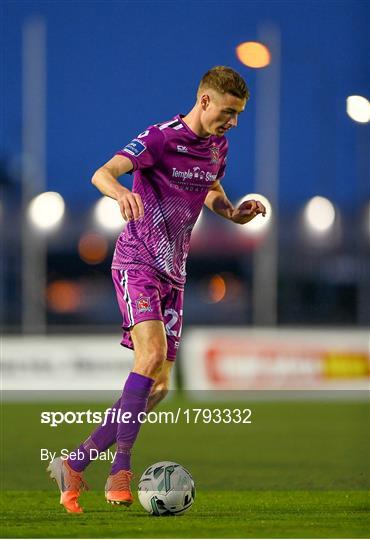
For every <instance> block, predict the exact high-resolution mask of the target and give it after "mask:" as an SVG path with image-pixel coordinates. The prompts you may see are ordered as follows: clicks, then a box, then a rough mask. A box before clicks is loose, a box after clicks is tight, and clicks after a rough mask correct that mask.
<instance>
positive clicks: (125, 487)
mask: <svg viewBox="0 0 370 540" xmlns="http://www.w3.org/2000/svg"><path fill="white" fill-rule="evenodd" d="M133 476H134V475H133V474H132V472H131V471H119V473H117V474H115V475H114V477H113V479H112V484H111V488H110V489H111V490H112V491H130V482H131V480H132V478H133Z"/></svg>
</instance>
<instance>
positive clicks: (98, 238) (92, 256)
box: [78, 233, 108, 264]
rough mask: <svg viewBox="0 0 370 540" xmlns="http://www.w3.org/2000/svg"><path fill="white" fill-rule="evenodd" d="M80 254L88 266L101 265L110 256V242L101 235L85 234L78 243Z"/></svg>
mask: <svg viewBox="0 0 370 540" xmlns="http://www.w3.org/2000/svg"><path fill="white" fill-rule="evenodd" d="M78 253H79V255H80V257H81V259H82V260H83V261H84V262H86V263H87V264H99V263H101V262H103V261H104V259H105V258H106V256H107V254H108V242H107V240H106V239H105V238H104V236H102V235H101V234H96V233H85V234H83V235H82V236H81V238H80V240H79V242H78Z"/></svg>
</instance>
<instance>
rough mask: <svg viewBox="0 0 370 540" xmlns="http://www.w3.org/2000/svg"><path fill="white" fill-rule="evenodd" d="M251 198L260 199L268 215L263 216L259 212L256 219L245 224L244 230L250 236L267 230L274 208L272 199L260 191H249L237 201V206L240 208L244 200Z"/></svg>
mask: <svg viewBox="0 0 370 540" xmlns="http://www.w3.org/2000/svg"><path fill="white" fill-rule="evenodd" d="M250 199H255V200H257V201H260V202H261V203H262V204H263V205H264V206H265V208H266V215H265V217H263V216H262V215H261V214H259V215H258V216H256V217H255V218H254V219H252V221H250V222H249V223H247V224H246V225H243V228H242V230H243V232H244V233H245V234H246V235H248V236H259V235H260V234H263V233H264V232H265V231H266V230H267V228H268V226H269V224H270V221H271V216H272V208H271V204H270V201H269V200H268V199H267V198H266V197H264V196H263V195H260V194H259V193H248V194H247V195H245V196H244V197H242V198H241V199H240V200H239V201H238V202H237V203H236V205H235V208H238V206H240V205H241V203H242V202H244V201H248V200H250Z"/></svg>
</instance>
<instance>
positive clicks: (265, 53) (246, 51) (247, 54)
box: [236, 41, 271, 68]
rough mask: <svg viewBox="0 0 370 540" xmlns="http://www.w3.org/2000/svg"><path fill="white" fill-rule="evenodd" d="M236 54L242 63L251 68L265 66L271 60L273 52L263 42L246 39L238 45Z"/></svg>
mask: <svg viewBox="0 0 370 540" xmlns="http://www.w3.org/2000/svg"><path fill="white" fill-rule="evenodd" d="M236 56H237V57H238V59H239V60H240V62H241V63H242V64H244V65H245V66H248V67H251V68H263V67H266V66H268V65H269V63H270V62H271V53H270V51H269V50H268V48H267V47H266V45H263V43H259V42H258V41H245V42H244V43H240V44H239V45H238V46H237V47H236Z"/></svg>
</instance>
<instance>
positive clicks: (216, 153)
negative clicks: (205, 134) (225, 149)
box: [210, 146, 220, 163]
mask: <svg viewBox="0 0 370 540" xmlns="http://www.w3.org/2000/svg"><path fill="white" fill-rule="evenodd" d="M210 150H211V163H218V160H219V159H220V149H219V147H218V146H211V149H210Z"/></svg>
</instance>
